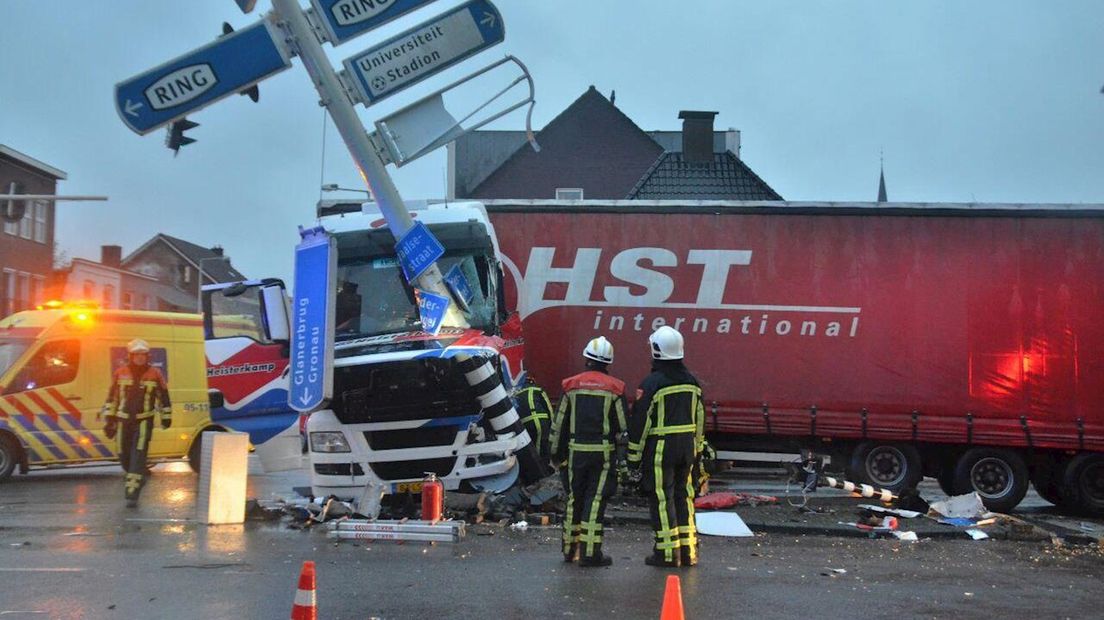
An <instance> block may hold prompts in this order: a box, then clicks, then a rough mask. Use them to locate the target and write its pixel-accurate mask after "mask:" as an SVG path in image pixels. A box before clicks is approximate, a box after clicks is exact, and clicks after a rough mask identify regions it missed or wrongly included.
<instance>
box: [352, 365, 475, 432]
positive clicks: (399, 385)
mask: <svg viewBox="0 0 1104 620" xmlns="http://www.w3.org/2000/svg"><path fill="white" fill-rule="evenodd" d="M332 407H333V412H334V415H336V416H337V419H338V420H340V421H341V422H342V423H343V424H366V423H371V422H394V421H399V420H420V419H427V418H448V417H459V416H466V415H472V414H474V413H476V412H478V411H479V403H478V402H477V401H476V400H475V398H474V397H473V396H472V394H471V391H470V390H469V388H468V384H467V382H466V381H465V380H464V375H463V374H462V373H461V372H460V370H459V369H458V368H457V367H456V364H455V363H454V362H453V361H452V360H451V359H447V358H444V359H443V358H424V359H414V360H403V361H399V362H387V363H383V364H364V365H360V366H350V367H345V368H337V369H336V370H335V372H334V399H333V403H332Z"/></svg>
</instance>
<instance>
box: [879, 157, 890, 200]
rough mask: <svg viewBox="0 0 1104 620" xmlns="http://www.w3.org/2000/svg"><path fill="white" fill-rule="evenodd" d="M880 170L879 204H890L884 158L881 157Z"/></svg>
mask: <svg viewBox="0 0 1104 620" xmlns="http://www.w3.org/2000/svg"><path fill="white" fill-rule="evenodd" d="M878 168H879V171H878V202H889V198H887V197H886V188H885V158H884V157H879V163H878Z"/></svg>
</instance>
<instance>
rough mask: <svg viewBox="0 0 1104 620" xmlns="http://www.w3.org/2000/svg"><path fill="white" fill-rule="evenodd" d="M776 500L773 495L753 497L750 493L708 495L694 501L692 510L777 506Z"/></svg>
mask: <svg viewBox="0 0 1104 620" xmlns="http://www.w3.org/2000/svg"><path fill="white" fill-rule="evenodd" d="M777 503H778V498H777V497H774V496H773V495H753V494H751V493H727V492H725V493H720V492H718V493H709V494H708V495H702V496H701V497H699V498H697V499H695V500H694V508H697V509H698V510H720V509H722V508H732V507H733V506H758V505H760V504H777Z"/></svg>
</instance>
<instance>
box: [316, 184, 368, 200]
mask: <svg viewBox="0 0 1104 620" xmlns="http://www.w3.org/2000/svg"><path fill="white" fill-rule="evenodd" d="M322 191H324V192H360V193H361V194H367V195H368V196H369V197H371V196H372V192H370V191H368V190H366V189H353V188H351V187H338V185H337V183H326V184H325V185H323V186H322Z"/></svg>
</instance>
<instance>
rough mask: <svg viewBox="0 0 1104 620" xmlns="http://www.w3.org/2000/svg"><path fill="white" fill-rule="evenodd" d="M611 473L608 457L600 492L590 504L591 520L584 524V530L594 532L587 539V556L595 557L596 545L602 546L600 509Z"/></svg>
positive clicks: (600, 483) (599, 488) (602, 475)
mask: <svg viewBox="0 0 1104 620" xmlns="http://www.w3.org/2000/svg"><path fill="white" fill-rule="evenodd" d="M608 473H609V457H606V466H605V467H603V468H602V474H601V475H600V476H598V492H597V493H595V494H594V501H593V502H591V503H590V518H589V519H588V520H587V521H586V522H585V523H583V529H589V530H591V531H592V532H593V535H591V536H590V537H589V538H588V539H586V543H587V549H586V555H594V551H595V549H594V545H600V544H602V524H601V523H598V509H599V508H600V507H601V505H602V501H603V498H602V492H603V490H604V489H605V488H606V475H607V474H608Z"/></svg>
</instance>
